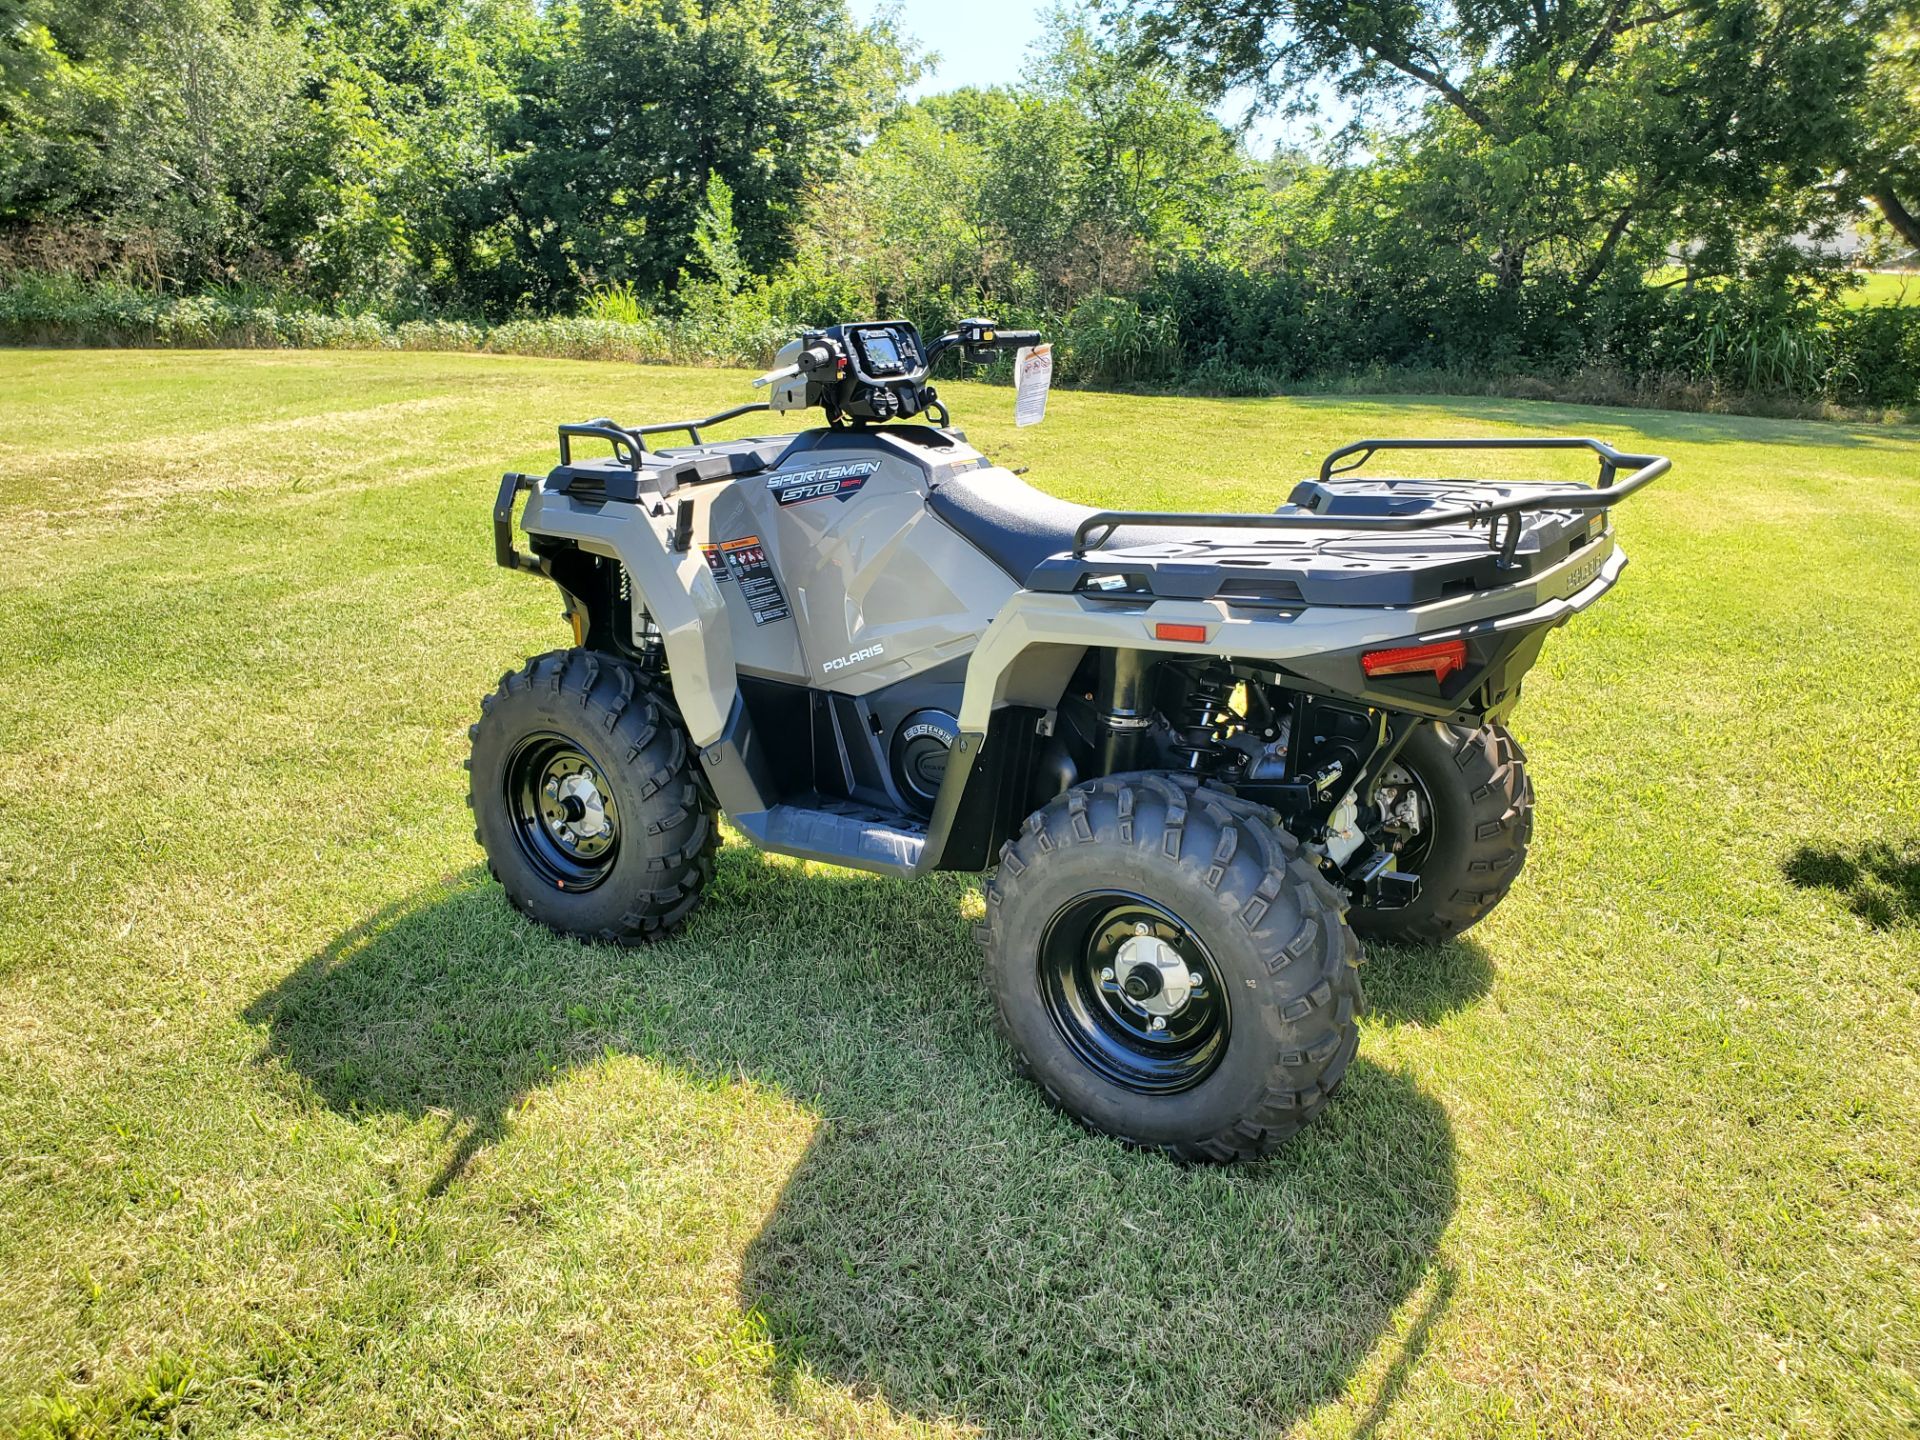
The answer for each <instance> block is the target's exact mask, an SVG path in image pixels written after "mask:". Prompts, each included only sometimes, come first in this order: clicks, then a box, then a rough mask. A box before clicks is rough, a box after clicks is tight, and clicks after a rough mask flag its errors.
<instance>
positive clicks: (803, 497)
mask: <svg viewBox="0 0 1920 1440" xmlns="http://www.w3.org/2000/svg"><path fill="white" fill-rule="evenodd" d="M879 468H880V462H879V461H878V460H854V461H851V462H849V463H848V464H845V465H822V466H820V467H819V468H818V469H814V470H792V471H789V472H788V473H787V474H785V475H769V476H768V477H767V489H768V490H770V491H771V492H772V493H773V498H774V500H775V501H776V502H777V503H779V504H781V505H804V504H806V503H807V501H809V500H825V499H827V498H828V497H829V496H832V497H833V498H835V499H838V500H845V499H848V498H849V497H851V496H852V495H854V494H856V493H857V492H858V491H859V489H860V487H861V486H862V485H864V484H866V483H867V480H868V478H869V477H870V476H871V475H872V474H873V472H874V471H876V470H878V469H879Z"/></svg>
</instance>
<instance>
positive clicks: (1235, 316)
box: [0, 265, 1920, 413]
mask: <svg viewBox="0 0 1920 1440" xmlns="http://www.w3.org/2000/svg"><path fill="white" fill-rule="evenodd" d="M593 294H594V296H595V297H597V298H595V299H594V300H592V302H591V303H590V304H589V306H588V307H587V308H588V310H589V311H590V312H591V313H587V314H582V315H576V316H551V317H547V318H531V317H529V318H522V319H516V320H509V321H506V322H504V323H502V324H498V325H494V326H491V327H488V326H485V325H481V324H477V323H474V322H471V321H467V320H461V319H452V318H442V319H431V318H429V319H408V320H405V321H403V322H400V323H398V324H395V323H391V322H390V321H388V320H387V319H385V318H383V317H381V316H378V315H374V314H365V313H363V314H352V315H337V314H329V313H327V312H325V311H322V310H318V309H314V308H312V307H308V306H303V305H301V303H300V302H299V300H298V299H297V297H287V296H283V295H278V294H274V293H268V292H258V291H248V290H243V289H238V288H234V289H222V290H215V291H211V292H208V293H205V294H200V295H191V296H165V295H156V294H153V293H151V292H148V291H143V290H138V289H135V288H133V287H131V286H127V285H122V284H115V283H111V282H95V283H85V282H81V281H78V280H74V279H70V278H66V277H61V276H50V275H42V274H23V275H19V276H16V277H14V278H12V279H10V280H7V281H5V282H4V283H0V340H4V341H6V342H9V343H13V344H26V345H47V344H53V345H109V346H115V345H168V346H200V347H205V346H232V347H260V348H275V347H297V348H302V349H406V350H488V351H492V352H494V353H496V354H512V355H535V356H551V357H555V358H560V359H574V360H618V361H626V362H629V363H641V364H678V365H742V366H760V365H763V364H765V363H767V361H768V360H769V359H770V358H771V356H772V355H773V353H774V351H775V350H776V349H778V347H779V346H780V345H781V344H783V343H784V342H785V341H786V340H787V339H788V338H790V337H791V335H792V334H793V332H794V330H795V329H796V328H798V327H800V326H802V325H808V324H822V323H825V322H827V321H830V320H834V319H842V318H845V317H846V316H847V315H849V314H853V313H855V312H857V311H861V310H865V309H867V308H869V307H870V306H871V305H872V304H873V303H874V301H873V297H871V296H867V295H864V294H862V293H860V292H859V290H858V287H857V286H855V285H853V284H852V283H851V282H850V281H848V280H846V279H845V278H844V277H841V276H838V275H835V274H830V273H826V272H824V271H817V270H802V269H800V268H797V267H789V269H788V270H786V271H783V272H782V273H780V274H779V275H776V276H775V278H773V279H772V280H766V281H760V280H749V281H747V282H746V283H745V284H744V285H743V286H742V287H741V288H740V289H738V290H730V289H728V287H727V286H726V285H724V284H720V283H717V282H714V281H711V280H704V279H698V278H689V279H687V280H686V281H685V282H684V283H683V285H682V287H681V289H680V291H679V293H678V294H677V295H676V296H675V301H676V304H677V313H674V314H669V315H661V314H656V313H653V312H650V311H648V310H647V309H646V308H644V307H643V306H641V304H640V303H639V301H638V300H637V298H636V297H635V296H634V294H633V292H632V290H631V289H630V288H626V287H618V286H615V287H601V288H600V289H599V290H597V291H595V292H593ZM889 308H890V309H892V310H894V311H895V312H896V313H899V312H902V311H904V312H905V313H906V314H908V315H910V316H911V317H912V318H913V319H914V320H915V321H916V322H917V323H918V324H919V325H920V326H921V328H922V330H923V331H925V332H926V333H928V334H936V333H939V332H940V331H942V330H944V329H947V328H949V327H950V326H951V324H952V323H953V321H954V320H956V319H957V318H959V317H960V316H962V315H978V314H993V313H995V312H996V311H998V318H999V319H1000V320H1001V321H1002V323H1004V324H1007V325H1009V326H1014V325H1018V326H1022V327H1027V326H1032V327H1036V328H1039V329H1041V330H1043V331H1045V332H1047V333H1049V334H1050V335H1052V336H1054V337H1055V338H1056V340H1057V341H1058V342H1059V353H1060V372H1059V373H1060V378H1061V380H1062V381H1063V382H1066V383H1074V384H1083V385H1103V384H1104V385H1162V386H1173V387H1176V388H1178V389H1180V390H1181V391H1183V392H1185V393H1188V394H1209V395H1272V394H1278V393H1281V392H1282V391H1285V390H1287V389H1290V388H1291V389H1302V388H1306V389H1328V388H1335V389H1340V390H1345V391H1358V390H1365V389H1378V390H1389V391H1396V392H1402V393H1416V392H1417V393H1443V392H1450V393H1456V394H1476V393H1487V394H1500V395H1508V396H1515V397H1520V398H1547V397H1554V398H1559V399H1567V400H1576V399H1577V400H1591V401H1594V402H1596V403H1607V404H1632V405H1644V406H1657V407H1662V408H1678V409H1727V408H1733V407H1735V406H1738V407H1739V408H1745V409H1754V408H1756V407H1758V408H1761V409H1764V410H1767V411H1768V412H1770V413H1785V412H1788V411H1792V412H1795V413H1808V411H1809V409H1810V408H1811V409H1815V410H1817V408H1818V407H1819V406H1820V405H1822V404H1825V403H1828V402H1832V403H1837V404H1842V405H1848V406H1865V407H1871V408H1874V409H1879V410H1886V409H1891V408H1900V407H1912V406H1916V405H1920V307H1912V306H1896V305H1880V306H1869V307H1864V308H1849V307H1847V306H1845V305H1843V304H1841V303H1840V302H1839V301H1838V300H1833V299H1820V298H1810V297H1806V296H1797V295H1787V294H1782V293H1780V292H1778V291H1770V290H1768V289H1765V288H1763V287H1751V288H1740V287H1732V286H1728V287H1722V288H1718V289H1708V288H1705V287H1702V288H1699V289H1696V290H1692V291H1688V290H1685V289H1682V288H1679V287H1675V288H1673V289H1666V290H1660V289H1651V288H1645V287H1641V288H1631V289H1627V290H1623V291H1619V292H1614V293H1609V294H1605V295H1602V296H1599V297H1597V298H1596V299H1595V300H1594V301H1593V303H1590V304H1576V303H1574V300H1573V299H1572V298H1571V297H1568V296H1565V295H1559V294H1556V293H1554V292H1553V291H1552V290H1551V288H1550V287H1545V286H1542V287H1536V288H1535V289H1533V290H1530V291H1527V292H1524V293H1522V294H1521V295H1519V296H1513V295H1508V296H1499V295H1480V296H1475V297H1464V298H1463V297H1462V296H1461V295H1459V294H1453V293H1443V292H1442V291H1440V290H1438V289H1431V290H1429V289H1427V288H1424V287H1422V286H1418V285H1415V286H1409V287H1399V288H1397V289H1396V290H1395V291H1394V292H1393V293H1391V294H1389V293H1387V289H1386V288H1385V287H1384V286H1376V285H1375V284H1374V283H1373V282H1371V281H1369V280H1368V279H1367V277H1365V276H1361V277H1358V278H1355V279H1353V280H1352V281H1351V282H1350V283H1348V284H1346V285H1344V286H1342V285H1336V284H1334V283H1332V282H1330V281H1326V280H1320V279H1310V278H1307V277H1303V276H1300V275H1296V274H1292V273H1288V272H1284V271H1274V272H1268V273H1251V272H1246V271H1232V270H1227V269H1224V268H1221V267H1219V266H1197V265H1196V266H1188V267H1184V268H1181V269H1176V270H1173V271H1170V272H1167V273H1165V274H1163V275H1162V276H1160V277H1159V278H1158V279H1157V280H1156V281H1154V283H1153V284H1152V285H1151V286H1149V287H1148V289H1147V290H1146V291H1145V292H1144V293H1143V295H1142V296H1141V297H1140V298H1137V299H1136V298H1129V297H1125V296H1093V297H1090V298H1088V299H1085V300H1082V301H1081V302H1080V303H1079V304H1078V305H1076V306H1075V307H1074V308H1073V309H1072V310H1071V311H1070V312H1069V313H1068V314H1067V315H1066V316H1065V317H1064V319H1061V318H1059V317H1050V316H1048V315H1046V314H1045V313H1043V312H1041V311H1038V310H1036V309H1029V308H1027V307H1013V308H1003V307H1000V306H997V305H995V304H994V302H993V301H992V300H991V299H988V298H985V297H982V296H980V295H978V294H975V293H958V292H951V291H948V290H944V289H943V290H940V291H939V292H938V293H934V294H925V295H920V296H917V297H911V298H909V299H908V301H907V303H905V304H904V305H893V306H890V307H889ZM1006 370H1007V365H1006V364H1005V363H1004V362H1003V363H1001V364H999V365H997V366H992V367H988V368H987V369H986V370H985V371H983V372H976V373H982V374H984V375H986V376H987V377H988V378H1003V377H1004V375H1005V373H1006Z"/></svg>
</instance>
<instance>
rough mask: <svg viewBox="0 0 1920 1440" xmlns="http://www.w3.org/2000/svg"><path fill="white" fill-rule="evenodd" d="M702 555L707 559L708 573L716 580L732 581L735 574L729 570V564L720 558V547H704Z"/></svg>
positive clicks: (702, 547) (701, 549)
mask: <svg viewBox="0 0 1920 1440" xmlns="http://www.w3.org/2000/svg"><path fill="white" fill-rule="evenodd" d="M700 553H701V554H702V555H704V556H706V557H707V573H708V574H710V575H712V576H713V578H714V579H716V580H731V579H732V578H733V572H732V571H730V570H728V569H727V562H726V561H724V560H722V559H721V558H720V547H719V546H718V545H702V546H701V547H700Z"/></svg>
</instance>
